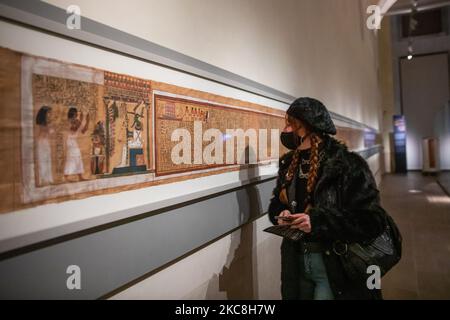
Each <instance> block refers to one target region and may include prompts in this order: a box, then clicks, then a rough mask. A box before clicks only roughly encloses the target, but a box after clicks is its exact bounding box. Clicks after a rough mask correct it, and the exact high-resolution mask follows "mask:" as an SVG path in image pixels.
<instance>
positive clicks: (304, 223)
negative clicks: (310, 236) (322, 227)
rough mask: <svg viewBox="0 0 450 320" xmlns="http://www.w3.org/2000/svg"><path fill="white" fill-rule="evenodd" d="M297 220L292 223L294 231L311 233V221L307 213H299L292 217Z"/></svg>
mask: <svg viewBox="0 0 450 320" xmlns="http://www.w3.org/2000/svg"><path fill="white" fill-rule="evenodd" d="M292 217H293V218H295V220H293V221H292V222H291V228H292V229H299V230H301V231H303V232H305V233H311V219H310V217H309V215H307V214H305V213H297V214H293V215H292Z"/></svg>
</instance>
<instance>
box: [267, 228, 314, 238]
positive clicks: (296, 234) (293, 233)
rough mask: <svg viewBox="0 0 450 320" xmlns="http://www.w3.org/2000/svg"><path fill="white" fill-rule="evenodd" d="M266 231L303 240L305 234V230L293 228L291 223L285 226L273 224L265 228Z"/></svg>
mask: <svg viewBox="0 0 450 320" xmlns="http://www.w3.org/2000/svg"><path fill="white" fill-rule="evenodd" d="M264 231H265V232H268V233H273V234H276V235H277V236H280V237H284V238H288V239H291V240H294V241H298V240H301V239H302V238H303V236H304V234H305V233H304V232H303V231H301V230H299V229H291V227H290V226H289V225H284V226H279V225H277V226H272V227H269V228H267V229H264Z"/></svg>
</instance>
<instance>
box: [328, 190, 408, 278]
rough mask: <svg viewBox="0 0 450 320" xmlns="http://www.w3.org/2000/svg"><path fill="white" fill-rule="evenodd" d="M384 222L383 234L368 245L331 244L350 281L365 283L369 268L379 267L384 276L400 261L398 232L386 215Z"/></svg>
mask: <svg viewBox="0 0 450 320" xmlns="http://www.w3.org/2000/svg"><path fill="white" fill-rule="evenodd" d="M339 190H342V189H341V188H340V189H339ZM340 205H341V204H340ZM386 222H387V223H386V229H385V230H384V232H383V233H382V234H381V235H380V236H379V237H377V238H376V239H375V240H373V241H371V242H369V243H343V242H341V241H336V242H334V243H333V251H334V253H335V254H336V255H337V256H339V258H340V261H341V263H342V266H343V268H344V270H345V272H346V274H347V276H348V277H349V278H350V279H352V280H355V281H366V279H367V270H368V267H369V266H377V267H379V268H380V272H381V276H384V275H385V274H386V273H387V272H388V271H389V270H391V269H392V268H393V267H394V266H395V265H396V264H397V263H398V262H399V261H400V259H401V257H402V236H401V234H400V230H399V229H398V227H397V225H396V224H395V222H394V220H393V219H392V217H391V216H390V215H389V214H387V213H386Z"/></svg>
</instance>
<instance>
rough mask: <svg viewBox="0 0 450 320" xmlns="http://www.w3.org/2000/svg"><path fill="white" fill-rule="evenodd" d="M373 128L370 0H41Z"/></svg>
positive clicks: (374, 92)
mask: <svg viewBox="0 0 450 320" xmlns="http://www.w3.org/2000/svg"><path fill="white" fill-rule="evenodd" d="M45 2H48V3H51V4H54V5H56V6H59V7H61V8H64V9H66V8H67V7H68V6H69V5H74V4H75V5H78V6H79V7H80V9H81V13H82V15H83V16H86V17H88V18H91V19H93V20H96V21H98V22H101V23H104V24H106V25H109V26H112V27H114V28H117V29H119V30H122V31H125V32H128V33H131V34H133V35H136V36H139V37H141V38H144V39H146V40H149V41H152V42H155V43H157V44H159V45H162V46H165V47H168V48H170V49H174V50H176V51H178V52H181V53H184V54H186V55H188V56H192V57H194V58H196V59H199V60H202V61H205V62H207V63H210V64H212V65H215V66H218V67H221V68H223V69H226V70H228V71H231V72H234V73H236V74H239V75H241V76H244V77H247V78H249V79H252V80H254V81H257V82H260V83H262V84H265V85H267V86H270V87H273V88H275V89H278V90H280V91H283V92H286V93H288V94H291V95H293V96H312V97H316V98H318V99H319V100H322V101H323V102H324V103H325V105H327V106H328V107H329V108H330V109H331V110H332V111H335V112H337V113H339V114H341V115H344V116H347V117H349V118H352V119H354V120H357V121H360V122H363V123H365V124H368V125H370V126H371V127H373V128H375V129H379V128H380V126H379V123H380V117H381V115H380V113H379V94H378V84H377V61H378V54H377V50H376V46H377V42H376V39H375V36H374V33H373V32H372V31H370V30H368V29H367V28H366V21H365V18H364V16H365V14H366V13H365V12H366V8H367V6H368V5H369V4H370V3H376V2H377V1H372V0H351V1H336V0H320V1H318V0H302V1H298V0H282V1H279V0H228V1H222V0H165V1H160V0H128V1H114V2H111V1H107V0H96V1H89V0H45Z"/></svg>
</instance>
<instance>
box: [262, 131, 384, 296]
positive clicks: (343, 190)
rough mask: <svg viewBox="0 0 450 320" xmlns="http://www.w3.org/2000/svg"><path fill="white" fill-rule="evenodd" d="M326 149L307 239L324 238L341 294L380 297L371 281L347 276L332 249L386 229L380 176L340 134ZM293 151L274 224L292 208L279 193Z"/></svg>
mask: <svg viewBox="0 0 450 320" xmlns="http://www.w3.org/2000/svg"><path fill="white" fill-rule="evenodd" d="M323 148H324V151H325V155H324V158H323V160H322V162H321V165H320V169H319V174H318V180H317V182H316V185H315V189H314V192H313V200H312V201H313V206H312V209H311V210H310V218H311V227H312V232H311V233H310V234H308V235H307V236H306V237H305V241H313V242H321V243H322V244H323V245H324V246H325V248H326V251H325V254H324V261H325V265H326V268H327V274H328V278H329V282H330V286H331V288H332V290H333V293H334V296H335V298H336V299H380V298H381V291H380V290H369V289H367V286H366V284H365V283H354V282H352V281H351V280H350V279H348V278H347V277H346V275H345V272H344V270H343V269H342V266H341V263H340V261H339V257H338V256H337V255H336V254H335V253H334V251H333V249H332V244H333V243H334V242H335V241H336V240H341V241H343V242H347V243H350V242H360V243H364V242H369V241H370V240H373V239H375V238H376V237H378V236H379V235H380V234H381V233H382V232H383V231H384V229H385V227H386V223H387V222H386V213H385V211H384V210H383V208H382V207H381V206H380V197H379V191H378V189H377V186H376V183H375V180H374V178H373V175H372V173H371V171H370V169H369V167H368V165H367V163H366V161H365V160H364V159H363V158H362V157H361V156H359V155H358V154H356V153H353V152H350V151H349V150H348V149H347V147H346V146H345V145H343V144H341V143H339V142H338V141H337V140H335V139H334V138H332V137H329V136H325V138H324V144H323ZM292 155H293V151H291V152H288V153H286V154H285V155H284V156H282V157H281V159H280V163H279V165H280V166H279V174H278V179H277V185H276V187H275V189H274V191H273V198H272V199H271V202H270V206H269V218H270V221H271V222H272V223H273V224H277V221H276V220H275V219H274V217H275V216H276V215H278V214H280V213H281V212H282V211H283V210H286V209H288V207H287V206H286V205H284V204H283V203H281V202H280V200H279V193H280V189H281V186H282V185H283V183H284V182H285V181H284V179H285V175H286V172H287V169H288V167H289V164H290V163H291V160H292ZM283 241H284V242H286V241H291V240H287V239H284V240H283ZM281 254H283V246H282V252H281ZM368 276H369V275H368Z"/></svg>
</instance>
